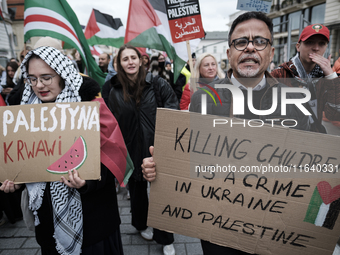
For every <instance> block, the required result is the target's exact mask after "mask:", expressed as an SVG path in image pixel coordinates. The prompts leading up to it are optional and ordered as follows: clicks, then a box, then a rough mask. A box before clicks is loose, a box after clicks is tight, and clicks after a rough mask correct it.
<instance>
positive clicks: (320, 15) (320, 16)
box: [311, 4, 326, 24]
mask: <svg viewBox="0 0 340 255" xmlns="http://www.w3.org/2000/svg"><path fill="white" fill-rule="evenodd" d="M325 7H326V4H320V5H316V6H313V7H312V17H311V24H315V23H319V24H323V23H324V21H325Z"/></svg>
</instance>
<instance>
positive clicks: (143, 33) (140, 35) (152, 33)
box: [125, 0, 199, 80]
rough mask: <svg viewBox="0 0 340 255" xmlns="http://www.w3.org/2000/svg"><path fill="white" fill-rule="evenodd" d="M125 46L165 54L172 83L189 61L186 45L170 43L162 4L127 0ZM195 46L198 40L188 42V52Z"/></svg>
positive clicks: (163, 4) (148, 0)
mask: <svg viewBox="0 0 340 255" xmlns="http://www.w3.org/2000/svg"><path fill="white" fill-rule="evenodd" d="M125 43H129V44H130V45H132V46H135V47H144V48H150V49H157V50H161V51H165V52H166V53H167V54H168V56H169V58H170V59H172V60H173V63H174V69H173V70H174V79H175V80H177V78H178V76H179V74H180V73H181V70H182V68H183V66H184V65H185V63H186V61H187V60H188V59H189V57H188V52H187V47H186V43H185V42H180V43H173V42H172V38H171V33H170V28H169V21H168V17H167V14H166V7H165V2H164V1H159V0H130V6H129V14H128V20H127V26H126V32H125ZM198 43H199V39H196V40H191V41H190V44H191V47H192V48H196V47H197V45H198Z"/></svg>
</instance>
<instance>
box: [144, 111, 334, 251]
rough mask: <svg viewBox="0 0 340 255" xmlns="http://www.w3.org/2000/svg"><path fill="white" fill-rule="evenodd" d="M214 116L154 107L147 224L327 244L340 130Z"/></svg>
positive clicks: (279, 245)
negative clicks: (323, 130) (153, 164)
mask: <svg viewBox="0 0 340 255" xmlns="http://www.w3.org/2000/svg"><path fill="white" fill-rule="evenodd" d="M216 119H218V120H219V123H222V121H221V119H223V118H221V117H220V116H218V117H217V116H212V115H201V114H198V113H189V112H181V111H175V110H169V109H158V110H157V122H156V135H155V150H154V160H155V162H156V171H157V177H156V180H155V181H154V182H153V183H152V184H151V191H150V203H149V216H148V226H151V227H155V228H158V229H162V230H166V231H169V232H175V233H178V234H182V235H186V236H191V237H196V238H200V239H203V240H207V241H210V242H212V243H216V244H219V245H222V246H228V247H232V248H235V249H240V250H243V251H246V252H249V253H256V254H260V255H265V254H266V255H267V254H272V255H274V254H275V255H283V254H290V255H301V254H306V255H307V254H313V255H327V254H332V253H333V250H334V247H335V245H336V242H337V240H338V238H339V235H340V220H339V210H340V174H339V166H340V147H339V142H340V137H337V136H331V135H325V134H318V133H313V132H304V131H299V130H293V129H290V128H285V127H281V126H278V127H276V126H275V125H263V126H257V127H254V125H248V120H240V119H234V118H224V120H225V121H224V122H223V123H224V124H220V125H216ZM252 124H254V123H252ZM231 125H232V126H231Z"/></svg>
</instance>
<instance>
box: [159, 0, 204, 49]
mask: <svg viewBox="0 0 340 255" xmlns="http://www.w3.org/2000/svg"><path fill="white" fill-rule="evenodd" d="M165 5H166V13H167V16H168V20H169V26H170V32H171V37H172V41H173V42H174V43H177V42H183V41H188V40H192V39H196V38H202V37H204V36H205V35H204V30H203V25H202V20H201V12H200V7H199V3H198V0H189V1H187V0H166V1H165Z"/></svg>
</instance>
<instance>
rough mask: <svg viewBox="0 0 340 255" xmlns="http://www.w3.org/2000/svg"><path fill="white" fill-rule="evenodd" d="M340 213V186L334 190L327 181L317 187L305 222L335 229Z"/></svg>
mask: <svg viewBox="0 0 340 255" xmlns="http://www.w3.org/2000/svg"><path fill="white" fill-rule="evenodd" d="M339 211H340V185H338V186H335V187H334V188H333V189H332V187H331V185H330V184H329V183H328V182H326V181H321V182H319V183H318V185H317V186H316V187H315V189H314V192H313V195H312V197H311V200H310V202H309V206H308V209H307V212H306V215H305V219H304V221H305V222H309V223H312V224H314V225H316V226H319V227H325V228H328V229H333V227H334V225H335V222H336V220H337V219H338V216H339Z"/></svg>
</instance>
